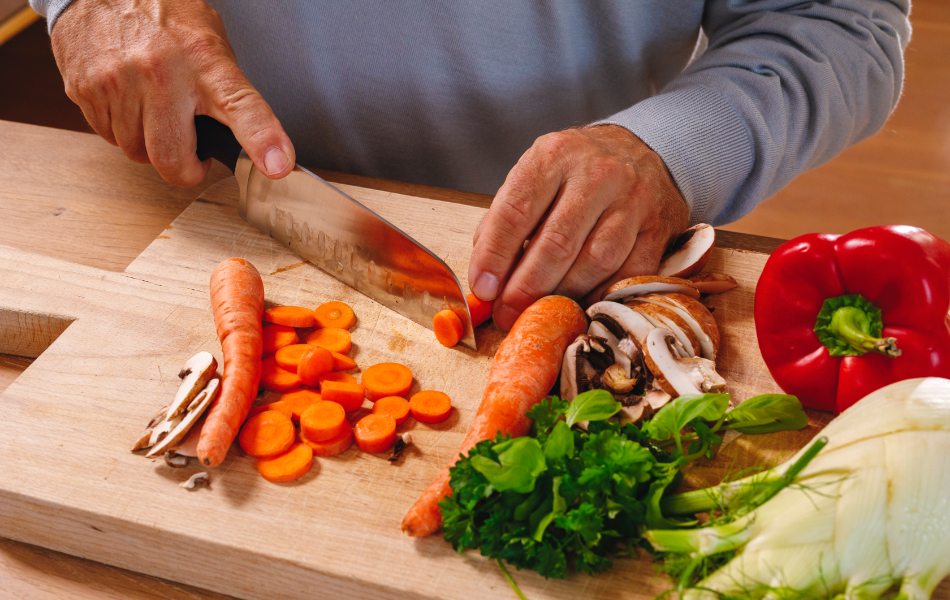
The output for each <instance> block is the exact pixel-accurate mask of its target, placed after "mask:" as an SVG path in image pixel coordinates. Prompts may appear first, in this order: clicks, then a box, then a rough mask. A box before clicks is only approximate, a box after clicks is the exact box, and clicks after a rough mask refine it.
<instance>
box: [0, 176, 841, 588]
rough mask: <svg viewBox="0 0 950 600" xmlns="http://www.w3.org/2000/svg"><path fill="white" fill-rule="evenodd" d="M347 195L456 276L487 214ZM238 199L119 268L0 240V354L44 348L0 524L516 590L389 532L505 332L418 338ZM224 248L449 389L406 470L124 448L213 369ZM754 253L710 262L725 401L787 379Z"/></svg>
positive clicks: (254, 566)
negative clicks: (780, 371)
mask: <svg viewBox="0 0 950 600" xmlns="http://www.w3.org/2000/svg"><path fill="white" fill-rule="evenodd" d="M340 187H342V188H344V189H345V191H347V192H348V193H350V194H352V195H353V196H354V197H356V198H357V199H359V200H360V201H362V202H364V203H365V204H366V205H367V206H369V207H370V208H371V209H373V210H376V211H377V212H379V213H380V214H381V215H383V216H384V217H385V218H387V219H389V220H390V221H392V222H393V223H394V224H395V225H397V226H398V227H400V228H402V229H403V230H405V231H407V232H408V233H409V234H410V235H412V236H413V237H415V238H416V239H417V240H419V241H420V242H421V243H423V244H424V245H425V246H427V247H428V248H430V249H431V250H432V251H433V252H435V253H436V254H438V255H439V256H440V257H442V258H443V260H445V262H446V263H447V264H448V265H449V266H450V267H452V269H453V270H454V271H455V272H456V273H457V274H459V275H461V276H462V277H463V278H464V275H465V273H467V266H468V257H469V253H470V251H471V239H472V234H473V232H474V230H475V227H476V225H477V224H478V222H479V220H480V219H481V217H482V215H483V214H484V212H485V211H484V209H480V208H474V207H467V206H460V205H450V204H446V203H442V202H439V201H435V200H426V199H421V198H414V197H409V196H401V195H397V194H391V193H387V192H380V191H374V190H367V189H362V188H354V187H350V186H340ZM236 199H237V185H236V183H235V181H234V179H228V180H225V181H222V182H220V183H219V184H217V185H216V186H214V187H212V188H209V189H208V190H206V191H205V193H203V194H202V196H201V197H199V198H198V199H197V200H196V201H195V202H194V203H193V204H192V205H191V206H190V207H189V208H188V209H187V210H185V212H184V213H182V215H181V216H180V217H179V218H178V219H177V220H175V221H174V223H173V224H172V225H171V226H169V227H168V229H167V230H166V231H165V232H164V233H163V235H160V236H159V237H158V238H157V239H156V240H155V241H154V242H153V243H152V244H151V245H150V246H149V247H148V249H147V250H146V251H145V252H144V253H143V254H142V255H141V256H140V257H139V258H138V259H136V260H135V261H134V262H133V263H132V264H131V265H130V266H129V268H128V269H126V271H125V272H124V273H113V272H106V271H101V270H97V269H94V268H90V267H84V266H80V265H76V264H72V263H69V262H65V261H61V260H57V259H52V258H47V257H43V256H39V255H35V254H31V253H27V252H22V251H18V250H14V249H11V248H6V247H2V246H0V353H5V354H15V355H20V356H30V357H34V356H39V359H38V360H36V361H35V362H34V363H33V364H32V366H30V368H28V369H27V370H26V371H25V372H24V373H23V374H22V375H21V376H20V377H19V378H18V379H17V380H16V381H15V382H14V383H13V384H12V385H11V386H10V387H9V388H8V389H7V390H6V391H5V392H4V393H3V394H2V395H0V406H2V407H3V409H4V410H3V413H4V417H5V418H3V419H2V420H0V515H2V517H0V536H3V537H7V538H11V539H14V540H19V541H24V542H28V543H31V544H36V545H39V546H43V547H46V548H50V549H54V550H58V551H62V552H66V553H69V554H73V555H77V556H82V557H85V558H90V559H93V560H96V561H100V562H104V563H108V564H111V565H116V566H119V567H124V568H127V569H131V570H134V571H139V572H143V573H148V574H151V575H156V576H159V577H163V578H167V579H171V580H175V581H179V582H183V583H188V584H192V585H195V586H199V587H203V588H208V589H212V590H215V591H218V592H222V593H225V594H231V595H234V596H238V597H242V598H260V597H263V596H271V595H274V596H280V597H283V598H313V597H327V598H335V597H344V596H351V597H367V596H370V595H375V596H379V597H385V598H465V599H475V598H485V597H500V598H509V597H511V591H510V589H509V588H508V584H507V583H506V582H505V581H504V579H503V577H502V575H501V574H500V572H499V570H498V568H497V567H496V566H495V565H494V564H492V563H490V562H488V561H486V560H485V559H484V558H482V557H480V556H478V555H477V554H475V553H468V554H465V555H457V554H455V553H454V552H453V551H452V549H451V547H450V546H449V544H447V543H446V542H445V541H444V540H442V539H441V538H440V537H439V536H432V537H430V538H427V539H421V540H413V539H410V538H407V537H405V536H403V535H402V534H401V533H400V531H399V523H400V521H401V519H402V517H403V515H404V513H405V511H406V510H407V509H408V508H409V506H411V504H412V503H413V502H414V501H415V499H416V497H417V496H418V495H419V493H420V492H421V491H422V490H423V489H424V488H425V487H426V485H427V484H428V483H429V481H430V480H431V479H432V477H434V476H435V474H436V473H437V472H438V471H439V470H440V469H441V468H442V467H443V466H444V464H445V463H446V462H447V461H448V460H449V458H450V457H451V456H453V455H454V454H455V453H456V452H457V451H458V446H459V444H460V442H461V440H462V438H463V437H464V434H465V431H466V430H467V428H468V425H469V423H470V422H471V419H472V418H473V416H474V413H475V411H476V409H477V407H478V403H479V401H480V398H481V392H482V389H483V387H484V383H485V380H486V377H487V374H488V370H489V367H490V364H491V357H492V356H493V355H494V352H495V350H496V348H497V347H498V344H499V343H500V341H501V339H502V337H503V334H502V333H501V332H499V331H498V330H496V329H495V328H494V327H492V326H488V327H482V328H479V329H478V330H477V333H476V338H477V342H478V346H479V351H478V352H471V351H468V350H465V349H460V348H455V349H446V348H443V347H442V346H440V345H439V344H438V343H437V342H436V340H435V339H434V336H433V335H432V333H431V332H430V331H429V330H427V329H425V328H423V327H420V326H418V325H416V324H414V323H412V322H410V321H408V320H406V319H404V318H402V317H400V316H398V315H396V314H395V313H392V312H391V311H389V310H388V309H386V308H383V307H381V306H379V305H377V304H375V303H374V302H372V301H371V300H369V299H368V298H366V297H364V296H362V295H360V294H359V293H357V292H355V291H353V290H351V289H349V288H347V287H345V286H344V285H342V284H340V283H338V282H337V281H336V280H334V279H332V278H330V277H328V276H326V275H325V274H323V273H322V272H320V271H319V270H317V269H316V268H315V267H313V266H311V265H309V264H307V263H303V262H301V261H300V258H299V257H297V256H295V255H294V254H292V253H290V252H289V251H288V250H286V249H284V248H283V247H282V246H280V245H279V244H277V243H275V242H274V241H273V240H271V239H270V238H268V237H266V236H264V235H263V234H261V233H259V232H258V231H256V230H255V229H253V228H251V227H250V226H248V225H247V224H246V223H245V222H244V221H242V220H241V219H240V218H239V217H238V216H237V200H236ZM232 256H240V257H243V258H246V259H248V260H250V261H251V262H252V263H254V264H255V265H256V266H257V268H258V270H259V271H260V272H261V273H262V275H263V276H264V285H265V291H266V300H267V302H268V303H269V304H273V305H278V304H291V305H303V306H317V305H319V304H321V303H323V302H325V301H328V300H342V301H344V302H347V303H349V304H350V305H351V306H353V308H354V309H355V311H356V313H357V315H358V318H359V321H358V324H357V326H356V327H355V328H354V330H353V342H354V349H353V351H352V352H351V356H353V357H354V358H355V359H356V361H357V363H358V364H359V365H360V366H361V367H364V368H365V367H368V366H370V365H372V364H375V363H378V362H384V361H395V362H401V363H404V364H406V365H407V366H409V367H410V368H411V369H412V370H413V372H414V374H415V384H414V388H413V391H416V390H419V389H438V390H443V391H445V392H447V393H448V394H449V395H450V396H451V397H452V398H453V400H454V405H455V407H456V408H455V410H454V412H453V415H452V417H451V418H450V419H449V420H448V421H447V422H445V423H443V424H441V425H436V426H428V425H422V424H419V423H412V424H411V425H409V426H408V429H409V430H411V431H412V436H413V442H414V446H413V447H412V448H411V449H410V450H409V451H407V453H406V455H404V457H403V458H402V459H401V460H400V461H399V463H398V464H396V465H393V464H390V463H389V462H387V461H386V460H385V458H384V457H379V456H373V455H368V454H364V453H361V452H359V451H358V450H357V449H356V448H355V447H354V448H351V449H350V450H348V451H347V452H345V453H344V454H342V455H340V456H337V457H333V458H328V459H318V460H317V462H316V464H315V465H314V468H313V470H312V471H311V473H310V474H309V475H307V476H306V477H304V478H303V479H302V480H300V481H298V482H296V483H293V484H285V485H275V484H270V483H268V482H266V481H264V480H263V479H262V478H261V477H260V476H259V475H258V474H257V473H256V471H255V470H254V459H252V458H250V457H247V456H245V455H243V453H242V452H241V451H240V449H239V448H237V447H234V448H232V451H231V453H230V455H229V458H228V459H227V460H226V461H225V462H224V464H222V465H221V466H220V467H218V468H216V469H213V470H212V471H211V477H212V485H211V489H210V490H207V489H201V490H197V491H194V492H187V491H185V490H183V489H180V488H179V487H178V485H177V484H178V483H179V482H181V481H183V480H185V479H187V478H188V477H189V476H190V475H192V474H193V473H195V472H198V471H199V470H201V469H200V468H199V467H198V466H197V465H194V464H193V465H192V466H190V467H188V468H184V469H172V468H170V467H167V466H166V465H165V464H164V463H163V462H162V461H161V460H157V461H152V460H149V459H146V458H144V457H143V456H141V455H133V454H131V453H130V452H129V448H130V447H131V444H132V442H133V441H134V440H135V439H136V437H137V436H138V435H139V433H140V432H141V430H142V428H143V426H144V425H145V424H146V423H147V421H148V420H149V419H150V417H151V416H152V415H153V414H154V413H155V411H156V410H157V409H158V408H160V407H161V406H163V405H164V404H166V403H167V402H168V401H169V400H170V399H171V398H172V397H173V395H174V393H175V390H176V389H177V386H178V381H179V380H178V378H177V373H178V371H179V369H180V367H181V365H182V364H183V363H184V362H185V360H187V359H188V358H189V357H191V356H192V355H194V354H195V353H196V352H198V351H200V350H208V351H210V352H212V353H213V354H215V356H216V357H217V358H218V360H219V362H220V360H221V356H220V347H219V344H218V341H217V338H216V335H215V329H214V323H213V320H212V317H211V313H210V305H209V299H208V280H209V277H210V273H211V270H212V269H213V268H214V266H215V265H216V264H217V263H218V262H219V261H221V260H223V259H225V258H229V257H232ZM766 258H767V257H766V256H765V255H761V254H755V253H750V252H744V251H740V250H722V249H717V250H716V251H715V252H714V255H713V258H712V260H711V263H710V265H709V266H708V267H707V270H711V271H717V272H726V273H729V274H731V275H733V276H734V277H735V278H736V279H737V280H738V281H739V287H738V288H737V289H735V290H732V291H730V292H728V293H726V294H723V295H720V296H714V297H711V298H710V299H709V302H708V304H709V305H710V306H711V307H713V308H714V310H715V312H714V314H715V316H716V319H717V321H718V323H719V327H720V330H721V332H722V338H723V342H722V349H721V351H720V359H719V369H720V372H722V373H723V375H724V376H725V377H726V379H727V381H728V382H729V387H730V391H731V392H732V394H733V400H734V401H741V400H744V399H746V398H748V397H750V396H752V395H755V394H759V393H767V392H775V391H778V388H777V387H776V385H775V383H774V382H773V381H772V379H771V377H770V376H769V374H768V371H767V369H766V368H765V366H764V364H763V363H762V359H761V356H760V354H759V351H758V346H757V344H756V339H755V334H754V328H753V323H752V298H753V290H754V286H755V282H756V280H757V278H758V275H759V273H760V272H761V269H762V266H763V264H764V262H765V260H766ZM267 400H269V399H264V401H267ZM367 405H368V403H367ZM365 412H368V410H367V409H366V408H364V409H363V411H362V412H361V413H359V414H357V418H358V417H359V416H362V414H365ZM824 422H826V417H823V416H821V415H815V418H814V422H813V425H812V426H811V427H810V428H809V429H808V430H806V431H804V432H798V433H789V434H779V435H774V436H768V438H767V439H768V441H765V440H766V438H764V437H759V438H757V439H755V440H754V443H750V442H749V440H744V439H743V438H741V437H740V438H738V439H737V440H735V441H733V440H728V441H727V444H726V446H724V448H723V452H722V454H723V455H724V457H723V458H722V459H720V460H718V461H716V462H715V463H709V464H701V465H697V466H696V468H695V469H693V473H692V476H691V479H692V480H693V481H694V482H702V481H715V480H716V479H717V478H718V477H720V476H721V474H722V472H723V470H724V469H725V467H723V466H722V465H727V466H728V467H730V468H741V466H743V465H746V464H755V463H757V462H775V461H776V460H779V459H780V458H781V457H783V456H785V455H787V454H788V453H790V452H792V451H794V450H797V449H798V448H799V447H800V446H801V445H803V444H804V443H805V442H806V441H807V440H808V439H810V438H811V436H812V435H813V433H814V431H815V430H816V429H817V428H818V427H820V426H822V425H823V424H824ZM516 577H517V580H518V583H519V585H520V586H521V588H522V589H523V590H524V592H525V593H526V594H527V596H528V597H530V598H532V599H540V598H576V597H578V595H582V596H583V597H591V598H593V597H608V596H609V597H611V598H652V597H654V596H655V595H657V594H658V593H660V592H661V591H663V590H664V589H665V588H666V583H665V581H664V580H663V579H662V578H660V577H658V576H657V575H656V572H655V570H654V568H653V566H652V565H651V564H650V562H649V561H647V560H634V559H629V560H620V561H617V562H616V566H615V568H614V569H612V570H611V571H610V572H609V573H607V574H604V575H600V576H597V577H593V578H592V577H588V576H586V575H572V576H570V577H568V578H567V579H566V580H561V581H555V580H544V579H543V578H541V577H540V576H537V575H536V574H533V573H526V572H519V573H517V575H516Z"/></svg>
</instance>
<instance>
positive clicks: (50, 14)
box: [30, 0, 72, 32]
mask: <svg viewBox="0 0 950 600" xmlns="http://www.w3.org/2000/svg"><path fill="white" fill-rule="evenodd" d="M70 2H72V0H30V7H31V8H32V9H33V10H35V11H36V12H38V13H39V14H40V16H43V17H45V18H46V31H48V32H52V31H53V25H55V24H56V19H58V18H59V15H60V13H62V12H63V11H64V10H66V7H67V6H69V3H70Z"/></svg>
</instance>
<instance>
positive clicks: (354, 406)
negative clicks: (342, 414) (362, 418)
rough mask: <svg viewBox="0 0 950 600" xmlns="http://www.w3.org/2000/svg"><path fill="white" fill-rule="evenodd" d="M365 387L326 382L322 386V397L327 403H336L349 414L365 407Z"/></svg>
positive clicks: (355, 384)
mask: <svg viewBox="0 0 950 600" xmlns="http://www.w3.org/2000/svg"><path fill="white" fill-rule="evenodd" d="M365 393H366V392H365V390H364V389H363V386H362V385H360V384H358V383H344V382H342V381H324V382H323V384H322V385H321V386H320V397H321V398H323V399H324V400H326V401H327V402H336V403H337V404H339V405H340V406H342V407H343V410H345V411H346V412H347V413H351V412H355V411H357V410H359V409H360V407H361V406H363V395H364V394H365Z"/></svg>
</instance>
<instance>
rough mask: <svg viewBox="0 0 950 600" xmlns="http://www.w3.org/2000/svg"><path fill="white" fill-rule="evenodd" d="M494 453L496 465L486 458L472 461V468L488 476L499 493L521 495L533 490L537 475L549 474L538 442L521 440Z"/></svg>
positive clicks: (510, 443) (508, 443)
mask: <svg viewBox="0 0 950 600" xmlns="http://www.w3.org/2000/svg"><path fill="white" fill-rule="evenodd" d="M492 450H494V451H495V452H497V453H498V461H499V462H500V463H501V464H499V462H495V461H493V460H492V459H490V458H488V457H487V456H482V455H476V456H473V457H471V458H470V461H471V463H472V468H474V469H475V470H476V471H478V472H479V473H481V474H482V475H484V476H485V479H487V480H488V483H490V484H491V485H492V487H494V488H495V489H496V490H498V491H500V492H504V491H506V490H514V491H516V492H520V493H522V494H527V493H530V492H532V491H533V490H534V482H535V480H537V478H538V475H540V474H541V473H543V472H544V471H545V470H547V465H546V463H545V461H544V451H543V450H542V449H541V444H540V443H538V440H536V439H534V438H529V437H520V438H515V439H512V440H507V441H504V442H502V443H500V444H496V445H495V446H494V447H493V448H492Z"/></svg>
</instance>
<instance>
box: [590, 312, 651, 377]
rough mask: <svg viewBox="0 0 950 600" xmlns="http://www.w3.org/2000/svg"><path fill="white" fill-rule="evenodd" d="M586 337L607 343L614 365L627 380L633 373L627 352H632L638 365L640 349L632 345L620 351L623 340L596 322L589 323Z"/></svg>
mask: <svg viewBox="0 0 950 600" xmlns="http://www.w3.org/2000/svg"><path fill="white" fill-rule="evenodd" d="M587 335H589V336H593V337H598V338H601V339H603V340H604V341H606V342H607V345H608V346H610V349H611V350H612V351H613V354H614V365H618V366H620V368H622V369H623V372H624V375H626V376H627V377H628V378H629V377H630V375H631V374H632V372H633V363H632V360H631V356H629V355H628V354H627V352H630V351H631V350H632V353H633V355H634V356H633V358H637V362H638V363H639V355H640V349H639V348H638V347H637V346H636V345H634V344H627V345H625V346H624V348H623V349H621V347H620V346H621V341H622V340H623V338H619V339H618V338H617V336H615V335H614V334H613V332H611V331H610V330H609V329H607V326H606V325H604V324H603V323H599V322H597V321H591V324H590V327H588V328H587Z"/></svg>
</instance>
